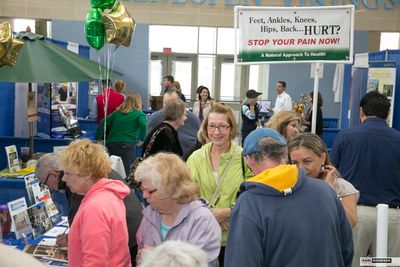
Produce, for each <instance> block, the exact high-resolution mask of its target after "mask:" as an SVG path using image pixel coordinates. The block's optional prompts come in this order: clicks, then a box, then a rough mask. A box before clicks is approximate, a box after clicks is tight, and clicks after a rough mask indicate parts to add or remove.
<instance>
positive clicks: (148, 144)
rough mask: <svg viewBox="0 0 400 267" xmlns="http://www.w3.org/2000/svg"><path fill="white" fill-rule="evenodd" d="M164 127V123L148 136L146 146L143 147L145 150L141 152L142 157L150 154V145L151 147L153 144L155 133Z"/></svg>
mask: <svg viewBox="0 0 400 267" xmlns="http://www.w3.org/2000/svg"><path fill="white" fill-rule="evenodd" d="M165 128H167V126H166V125H162V126H161V127H160V128H158V129H157V130H156V131H155V132H154V133H153V135H152V136H151V138H150V141H149V142H148V143H147V146H146V148H145V150H144V153H143V158H144V159H145V158H146V157H147V156H148V155H149V154H150V149H151V147H152V145H153V143H154V140H156V137H157V135H158V134H159V133H160V132H161V131H162V130H164V129H165Z"/></svg>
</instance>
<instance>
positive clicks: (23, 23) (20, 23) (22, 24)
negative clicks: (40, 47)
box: [13, 19, 36, 32]
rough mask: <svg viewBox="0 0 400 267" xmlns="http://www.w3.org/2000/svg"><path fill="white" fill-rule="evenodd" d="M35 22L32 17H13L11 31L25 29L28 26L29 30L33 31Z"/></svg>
mask: <svg viewBox="0 0 400 267" xmlns="http://www.w3.org/2000/svg"><path fill="white" fill-rule="evenodd" d="M35 24H36V23H35V20H33V19H14V25H13V31H14V32H22V31H26V28H27V27H28V26H29V27H30V28H31V32H35Z"/></svg>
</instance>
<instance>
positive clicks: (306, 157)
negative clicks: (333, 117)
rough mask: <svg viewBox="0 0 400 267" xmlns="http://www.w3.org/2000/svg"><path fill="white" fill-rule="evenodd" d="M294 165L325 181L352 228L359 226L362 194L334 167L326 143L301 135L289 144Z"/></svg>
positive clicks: (308, 134) (305, 134) (311, 136)
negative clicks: (358, 206)
mask: <svg viewBox="0 0 400 267" xmlns="http://www.w3.org/2000/svg"><path fill="white" fill-rule="evenodd" d="M288 151H289V155H290V159H291V161H292V164H297V165H298V166H299V167H300V168H302V169H303V170H304V171H305V172H306V174H307V175H308V176H310V177H314V178H317V179H322V180H324V181H325V182H326V183H327V184H329V185H330V186H331V187H332V189H333V190H334V191H335V192H336V194H337V195H338V196H339V197H340V199H341V200H342V204H343V208H344V211H345V212H346V216H347V219H348V220H349V223H350V225H351V226H352V227H354V226H355V225H356V224H357V201H358V198H359V196H360V193H359V191H358V190H357V189H355V188H354V186H353V185H352V184H351V183H349V182H348V181H346V180H345V179H343V178H341V175H340V173H339V172H338V171H337V170H336V168H335V167H334V166H333V165H332V163H331V161H330V159H329V153H328V150H327V149H326V146H325V144H324V141H322V139H321V138H320V137H319V136H318V135H316V134H312V133H304V134H300V135H298V136H296V137H294V138H292V139H291V140H290V141H289V143H288Z"/></svg>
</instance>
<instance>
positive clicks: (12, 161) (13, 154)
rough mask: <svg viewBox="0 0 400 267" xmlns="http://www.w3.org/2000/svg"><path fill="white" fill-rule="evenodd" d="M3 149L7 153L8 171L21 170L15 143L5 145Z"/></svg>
mask: <svg viewBox="0 0 400 267" xmlns="http://www.w3.org/2000/svg"><path fill="white" fill-rule="evenodd" d="M5 149H6V154H7V163H8V169H9V171H10V173H16V172H19V171H20V170H21V167H20V166H19V159H18V152H17V147H16V146H15V145H12V146H6V147H5Z"/></svg>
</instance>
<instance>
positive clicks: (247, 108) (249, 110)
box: [242, 89, 262, 144]
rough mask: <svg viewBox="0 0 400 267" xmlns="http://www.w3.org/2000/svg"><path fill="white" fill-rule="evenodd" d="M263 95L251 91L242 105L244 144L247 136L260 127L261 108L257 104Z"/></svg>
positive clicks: (248, 91)
mask: <svg viewBox="0 0 400 267" xmlns="http://www.w3.org/2000/svg"><path fill="white" fill-rule="evenodd" d="M261 94H262V93H260V92H257V91H256V90H253V89H250V90H247V92H246V99H245V100H244V101H243V105H242V144H244V140H245V139H246V137H247V135H248V134H249V133H251V132H252V131H253V130H255V129H256V128H257V126H260V125H261V123H260V119H259V114H260V108H259V106H258V104H257V100H258V97H259V96H260V95H261Z"/></svg>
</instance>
